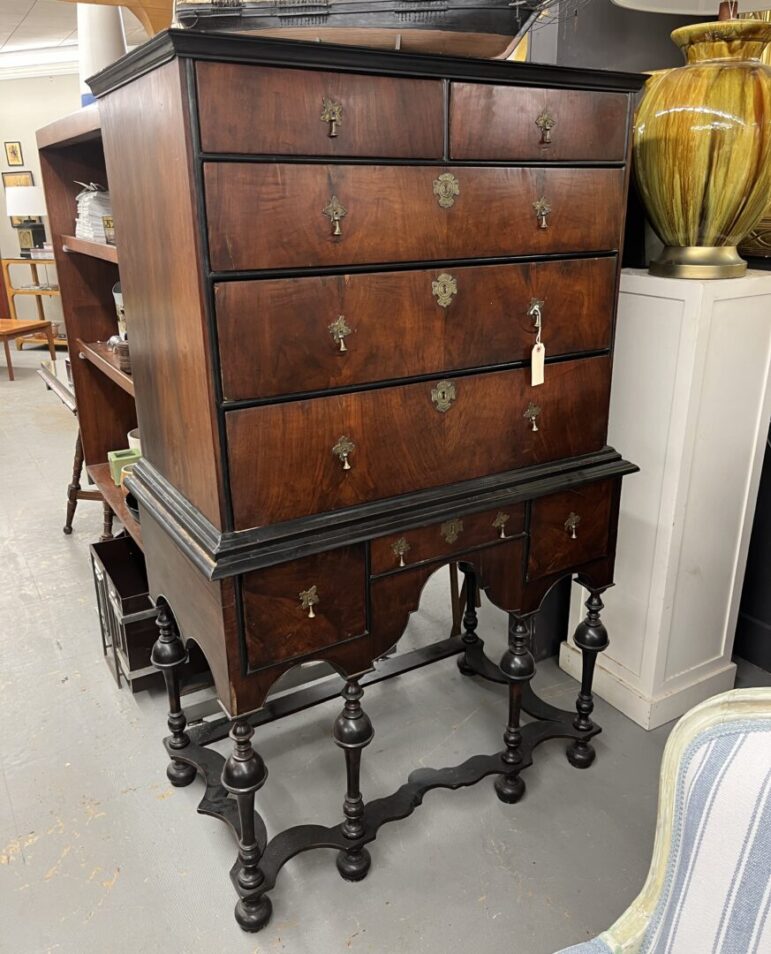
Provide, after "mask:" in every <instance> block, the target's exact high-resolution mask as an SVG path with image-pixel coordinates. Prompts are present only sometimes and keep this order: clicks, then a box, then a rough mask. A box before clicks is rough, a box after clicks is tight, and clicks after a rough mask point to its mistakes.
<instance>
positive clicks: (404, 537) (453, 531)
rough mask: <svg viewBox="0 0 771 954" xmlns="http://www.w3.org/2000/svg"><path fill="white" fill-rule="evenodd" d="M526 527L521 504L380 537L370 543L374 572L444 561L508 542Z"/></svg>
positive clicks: (448, 519)
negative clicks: (427, 561) (429, 561)
mask: <svg viewBox="0 0 771 954" xmlns="http://www.w3.org/2000/svg"><path fill="white" fill-rule="evenodd" d="M524 528H525V508H524V506H522V505H521V504H516V505H514V506H510V507H499V508H497V509H495V510H485V511H483V512H482V513H471V514H466V515H464V516H463V517H448V518H447V520H445V521H443V522H442V523H435V524H433V525H432V526H430V527H417V528H416V529H414V530H405V531H404V533H392V534H390V535H389V536H387V537H378V538H377V540H373V541H372V543H371V544H370V559H371V568H372V573H373V574H375V575H377V574H379V573H387V572H388V571H390V570H398V569H400V568H402V567H411V566H414V565H415V564H416V563H422V562H424V561H426V560H441V559H446V558H447V557H450V556H453V555H457V554H462V553H465V552H468V551H469V550H473V549H477V548H478V547H480V546H484V545H485V544H490V543H495V542H496V541H498V540H506V539H510V538H511V537H515V536H517V535H518V534H520V533H522V532H523V530H524Z"/></svg>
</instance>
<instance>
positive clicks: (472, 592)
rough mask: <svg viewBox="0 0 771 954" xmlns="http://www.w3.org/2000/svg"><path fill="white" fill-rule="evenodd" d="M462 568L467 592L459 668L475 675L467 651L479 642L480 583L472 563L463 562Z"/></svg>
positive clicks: (466, 673)
mask: <svg viewBox="0 0 771 954" xmlns="http://www.w3.org/2000/svg"><path fill="white" fill-rule="evenodd" d="M460 569H461V571H462V572H463V576H464V579H465V582H464V584H463V585H464V589H465V592H466V609H465V611H464V613H463V636H462V637H461V641H462V643H463V646H464V652H463V654H462V655H461V656H458V669H460V671H461V672H462V673H463V675H464V676H473V675H474V674H475V673H476V670H475V669H474V668H473V667H472V666H470V665H469V662H468V659H467V658H466V652H465V651H466V650H470V649H472V648H474V647H476V646H477V645H478V644H479V637H478V636H477V626H478V625H479V619H478V618H477V599H478V595H479V584H478V582H477V576H476V573H475V572H474V568H473V567H472V566H471V565H470V564H468V563H461V564H460Z"/></svg>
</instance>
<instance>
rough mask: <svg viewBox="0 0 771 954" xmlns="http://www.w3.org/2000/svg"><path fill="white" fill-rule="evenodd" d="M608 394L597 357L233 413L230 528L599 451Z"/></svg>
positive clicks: (606, 363)
mask: <svg viewBox="0 0 771 954" xmlns="http://www.w3.org/2000/svg"><path fill="white" fill-rule="evenodd" d="M609 391H610V360H609V358H607V357H604V356H603V357H596V358H583V359H579V360H574V361H565V362H561V363H558V364H554V365H549V366H548V367H547V369H546V381H545V383H544V384H543V385H541V386H540V387H537V388H531V387H530V372H529V370H528V369H520V370H515V371H497V372H489V373H487V374H476V375H468V376H465V377H457V378H453V379H448V380H444V381H429V382H423V383H420V384H408V385H403V386H401V387H390V388H381V389H378V390H371V391H363V392H357V393H351V394H343V395H334V396H329V397H320V398H316V399H314V400H306V401H291V402H286V403H283V404H272V405H265V406H261V407H252V408H244V409H242V410H237V411H230V412H229V413H228V414H227V417H226V421H227V434H228V447H229V459H230V485H231V493H232V500H233V510H234V517H235V526H236V529H237V530H243V529H247V528H250V527H257V526H262V525H264V524H270V523H276V522H279V521H282V520H289V519H292V518H294V517H300V516H304V515H306V514H313V513H323V512H326V511H331V510H337V509H339V508H341V507H347V506H352V505H355V504H360V503H364V502H365V501H371V500H377V499H381V498H388V497H395V496H398V495H400V494H405V493H409V492H410V491H416V490H422V489H425V488H428V487H439V486H442V485H445V484H453V483H457V482H460V481H463V480H469V479H472V478H476V477H483V476H485V475H487V474H496V473H503V472H507V471H511V470H516V469H518V468H521V467H526V466H528V465H531V464H537V463H540V462H545V461H551V460H557V459H560V458H563V457H573V456H576V455H579V454H585V453H590V452H593V451H597V450H599V449H601V448H602V447H603V446H604V443H605V436H606V430H607V414H608V399H609Z"/></svg>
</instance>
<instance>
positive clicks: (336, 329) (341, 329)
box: [329, 315, 351, 352]
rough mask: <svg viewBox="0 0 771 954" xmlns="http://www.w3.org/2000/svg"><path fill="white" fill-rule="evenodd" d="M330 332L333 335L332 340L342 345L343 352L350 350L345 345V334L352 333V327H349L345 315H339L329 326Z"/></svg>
mask: <svg viewBox="0 0 771 954" xmlns="http://www.w3.org/2000/svg"><path fill="white" fill-rule="evenodd" d="M329 333H330V334H331V335H332V340H333V341H334V342H335V344H337V345H340V351H341V352H345V351H347V350H348V348H346V346H345V336H346V335H349V334H350V333H351V329H350V328H349V327H348V324H347V323H346V320H345V316H344V315H338V316H337V318H336V319H335V320H334V321H333V322H332V324H331V325H330V326H329Z"/></svg>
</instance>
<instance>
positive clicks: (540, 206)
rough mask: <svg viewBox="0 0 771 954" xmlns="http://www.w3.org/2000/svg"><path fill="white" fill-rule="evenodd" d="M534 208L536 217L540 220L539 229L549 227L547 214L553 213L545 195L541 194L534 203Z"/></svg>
mask: <svg viewBox="0 0 771 954" xmlns="http://www.w3.org/2000/svg"><path fill="white" fill-rule="evenodd" d="M533 209H534V210H535V217H536V219H537V220H538V228H539V229H548V228H549V223H548V222H547V221H546V219H547V216H549V215H550V214H551V206H550V205H549V203H548V202H547V201H546V198H545V197H544V196H541V198H540V199H537V200H536V201H535V202H534V203H533Z"/></svg>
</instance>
